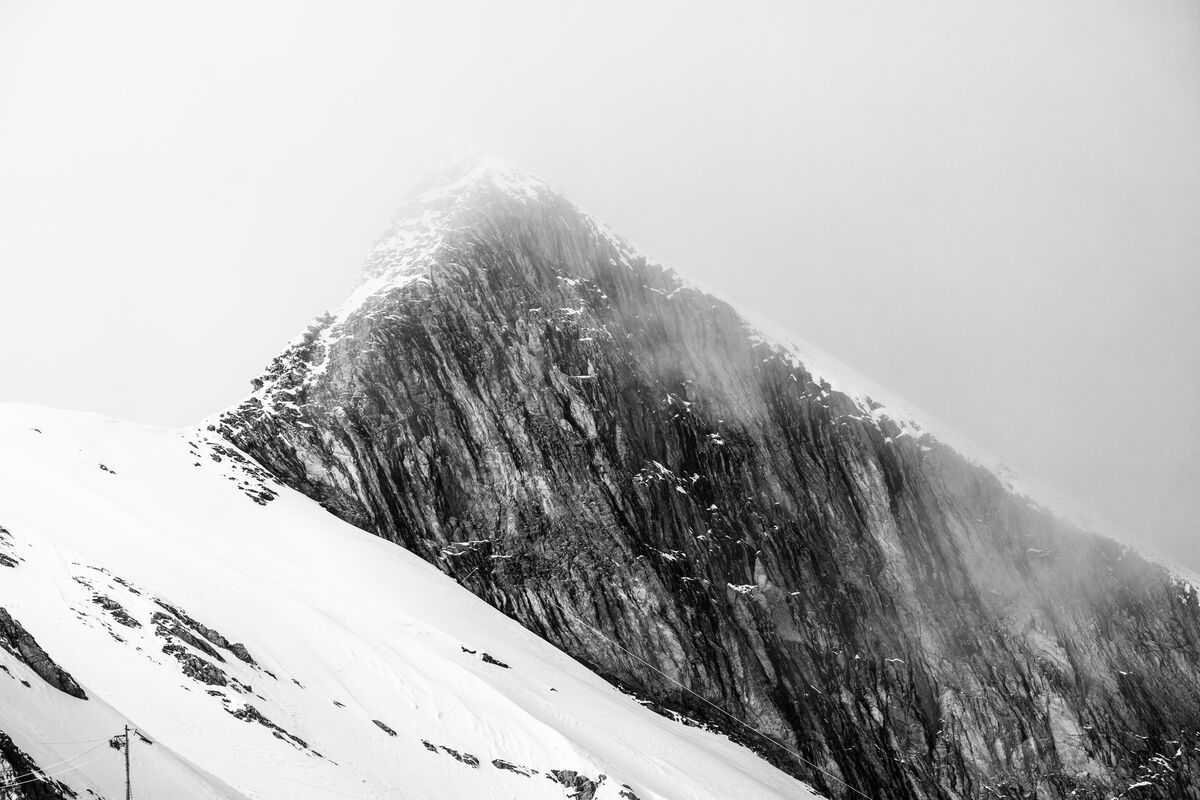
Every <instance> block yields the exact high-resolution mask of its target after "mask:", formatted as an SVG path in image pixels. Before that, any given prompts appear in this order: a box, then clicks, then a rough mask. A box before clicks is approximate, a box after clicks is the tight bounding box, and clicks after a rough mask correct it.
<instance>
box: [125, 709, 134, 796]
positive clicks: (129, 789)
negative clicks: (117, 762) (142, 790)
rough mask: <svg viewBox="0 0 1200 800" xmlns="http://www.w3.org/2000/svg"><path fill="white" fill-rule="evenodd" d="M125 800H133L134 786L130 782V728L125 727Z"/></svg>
mask: <svg viewBox="0 0 1200 800" xmlns="http://www.w3.org/2000/svg"><path fill="white" fill-rule="evenodd" d="M125 800H133V784H132V783H130V782H129V726H128V725H126V726H125Z"/></svg>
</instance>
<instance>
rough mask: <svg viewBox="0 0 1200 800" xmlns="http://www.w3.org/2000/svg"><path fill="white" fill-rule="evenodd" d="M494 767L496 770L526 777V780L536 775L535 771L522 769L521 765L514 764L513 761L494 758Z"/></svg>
mask: <svg viewBox="0 0 1200 800" xmlns="http://www.w3.org/2000/svg"><path fill="white" fill-rule="evenodd" d="M492 766H493V767H495V768H496V769H503V770H508V771H509V772H515V773H517V774H518V775H524V776H525V777H526V778H528V777H530V776H531V775H533V774H534V770H531V769H529V768H528V767H522V766H521V765H520V764H514V763H512V762H511V761H505V760H504V759H503V758H493V759H492Z"/></svg>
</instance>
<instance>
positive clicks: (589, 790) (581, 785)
mask: <svg viewBox="0 0 1200 800" xmlns="http://www.w3.org/2000/svg"><path fill="white" fill-rule="evenodd" d="M546 777H547V778H551V779H552V780H556V781H558V782H559V783H561V784H562V785H563V786H565V787H567V791H568V794H567V797H568V798H571V800H595V798H596V790H597V789H599V788H600V784H601V783H602V782H603V781H604V776H603V775H601V776H600V779H599V780H595V781H594V780H592V779H591V778H589V777H587V776H586V775H582V774H580V773H578V772H576V771H575V770H573V769H552V770H550V774H549V775H547V776H546Z"/></svg>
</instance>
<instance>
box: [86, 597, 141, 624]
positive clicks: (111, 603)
mask: <svg viewBox="0 0 1200 800" xmlns="http://www.w3.org/2000/svg"><path fill="white" fill-rule="evenodd" d="M92 602H93V603H95V604H96V605H98V606H100V607H101V608H103V609H104V610H105V611H107V612H108V613H109V614H111V615H112V618H113V619H115V620H116V621H117V622H119V623H121V624H122V625H124V626H125V627H127V628H140V627H142V623H140V622H138V621H137V620H136V619H134V618H133V616H131V615H130V613H129V612H128V611H126V610H125V607H124V606H122V605H121V604H120V603H118V602H117V601H116V600H113V599H112V598H111V597H106V596H104V595H102V594H97V595H93V596H92Z"/></svg>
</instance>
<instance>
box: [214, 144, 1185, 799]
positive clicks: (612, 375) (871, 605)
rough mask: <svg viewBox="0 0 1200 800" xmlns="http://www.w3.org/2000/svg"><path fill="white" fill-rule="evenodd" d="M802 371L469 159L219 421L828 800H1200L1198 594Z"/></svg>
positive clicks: (794, 357) (217, 425)
mask: <svg viewBox="0 0 1200 800" xmlns="http://www.w3.org/2000/svg"><path fill="white" fill-rule="evenodd" d="M731 266H733V267H735V268H736V265H731ZM798 279H799V278H798ZM818 362H819V357H817V356H815V355H814V354H810V353H809V352H808V351H806V350H805V349H804V348H803V347H802V346H799V345H793V344H790V343H788V342H787V341H786V340H783V339H779V338H772V337H769V336H766V335H764V334H763V333H761V332H760V331H759V330H758V329H756V328H755V327H754V326H752V325H750V324H749V323H748V322H747V321H746V320H745V318H744V317H743V316H742V315H741V314H739V312H738V311H736V310H735V309H734V308H732V307H731V306H730V305H728V304H726V303H725V302H723V301H721V300H719V299H717V298H714V297H713V296H710V295H709V294H706V293H704V292H702V291H699V290H697V289H696V288H693V287H692V286H690V285H689V284H688V283H686V282H685V281H684V280H682V279H681V278H680V277H679V276H678V275H677V274H676V273H674V272H673V271H670V270H667V269H664V268H663V267H661V266H660V265H658V264H656V263H654V262H652V261H649V260H647V259H646V258H645V257H644V256H642V255H640V254H638V253H637V252H636V251H635V250H634V249H633V248H632V247H631V246H630V245H628V244H627V243H626V242H624V241H623V240H622V239H621V238H620V237H618V236H616V235H615V234H613V233H611V232H609V231H608V230H607V229H606V228H604V227H603V226H602V225H600V224H599V223H597V222H596V221H595V220H593V219H592V218H590V217H588V216H587V215H584V214H582V213H580V212H579V211H578V210H577V209H576V208H575V207H574V206H572V205H571V204H570V203H569V202H568V201H567V200H565V199H564V198H563V197H562V196H560V195H559V194H558V193H557V192H555V191H554V190H552V189H551V188H549V187H548V186H546V185H545V184H543V183H541V182H539V181H537V180H534V179H532V178H529V177H527V176H524V175H522V174H520V173H519V172H517V171H515V170H513V169H511V168H509V167H506V166H504V165H502V164H497V163H495V162H492V161H490V160H487V159H482V160H475V161H471V162H469V163H467V164H465V165H461V166H459V167H457V168H456V169H455V170H452V171H451V172H449V173H448V174H443V175H441V176H439V177H438V178H437V179H436V180H434V181H432V182H431V183H430V184H428V185H426V186H423V187H420V188H419V190H418V191H417V192H416V193H415V194H414V196H413V197H412V199H411V200H410V201H409V202H408V204H407V205H406V206H405V207H404V208H403V209H402V210H401V212H400V213H399V215H398V216H397V219H396V221H395V222H394V223H393V225H392V226H391V227H390V228H389V230H388V231H387V232H386V233H385V234H384V236H383V237H382V238H381V239H380V241H379V242H378V243H377V244H376V246H375V247H374V249H373V250H372V251H371V253H370V255H369V257H368V259H367V263H366V267H365V270H364V275H363V279H362V283H361V284H360V286H359V288H358V289H357V290H356V291H355V293H354V295H353V296H352V297H351V298H350V300H349V301H348V302H347V303H346V304H345V305H344V306H343V307H342V308H341V309H339V310H338V311H337V312H336V313H334V314H328V315H325V316H324V317H322V318H321V319H319V320H317V321H316V322H315V323H314V325H313V326H312V327H311V328H310V329H309V330H308V331H307V332H306V333H305V334H303V335H302V336H301V337H299V338H298V339H297V340H295V341H294V342H293V343H292V344H291V345H290V346H289V347H288V348H287V350H286V351H285V352H284V353H283V354H282V355H280V356H279V357H278V358H277V359H276V360H275V361H274V363H272V364H271V365H270V367H269V368H268V370H267V371H266V373H265V374H264V375H263V376H262V377H261V378H260V379H258V380H257V381H255V391H254V393H253V394H252V395H251V396H250V397H249V398H248V399H247V400H246V401H245V402H243V403H242V404H240V405H239V406H238V407H237V408H235V409H232V410H230V411H229V412H227V413H225V414H223V415H222V416H221V417H220V418H219V419H218V420H214V422H213V426H212V427H213V429H214V430H217V431H219V432H220V433H221V434H222V435H224V436H225V437H226V438H228V440H229V441H231V442H232V443H234V444H236V445H237V446H238V447H240V448H241V449H243V450H244V451H246V452H247V453H250V454H252V455H253V456H254V457H255V458H256V459H258V460H259V461H260V462H261V463H263V464H264V465H266V466H267V467H268V468H269V469H270V470H271V471H272V472H274V474H275V475H276V476H278V477H279V478H280V479H281V480H282V481H283V482H285V483H287V484H290V485H291V486H293V487H295V488H297V489H299V490H301V491H303V492H304V493H306V494H308V495H309V496H311V497H313V498H315V499H316V500H318V501H319V502H320V503H321V504H323V505H324V506H325V507H326V508H327V509H329V510H330V511H332V512H333V513H335V514H337V515H339V516H341V517H342V518H344V519H346V520H348V521H350V522H352V523H354V524H355V525H358V526H360V527H362V528H365V529H367V530H369V531H373V532H375V533H376V534H378V535H379V536H382V537H384V538H386V539H389V540H392V541H395V542H397V543H398V544H401V545H403V546H404V547H406V548H408V549H410V550H412V551H413V552H415V553H417V554H419V555H421V556H422V557H424V558H426V559H427V560H429V561H432V562H435V563H436V564H438V565H439V567H440V568H441V569H443V570H444V571H446V572H448V573H450V574H451V575H453V576H455V577H456V578H458V579H459V580H460V581H461V582H463V583H464V584H465V585H466V586H468V587H470V588H471V589H472V591H474V592H475V593H476V594H478V595H479V596H481V597H483V598H484V599H486V600H487V601H488V602H490V603H491V604H493V605H495V606H496V607H497V608H499V609H501V610H502V611H504V612H505V613H507V614H508V615H510V616H512V617H513V618H515V619H517V620H519V621H520V622H521V623H523V624H524V625H525V626H526V627H528V628H529V629H531V630H533V631H535V632H537V633H539V634H541V635H542V636H544V637H546V638H547V639H549V640H550V641H551V642H553V643H555V644H556V645H558V646H559V647H561V648H562V649H564V650H566V651H567V652H568V653H570V654H571V655H573V656H575V657H576V658H578V659H580V660H581V661H583V662H584V663H586V664H588V665H589V666H591V667H592V668H593V669H595V670H596V671H597V672H599V673H600V674H602V675H603V676H605V677H607V678H609V679H611V680H614V681H616V682H619V683H620V684H622V685H624V686H626V687H628V688H629V689H631V690H632V691H634V692H636V693H638V694H639V695H641V696H642V697H644V698H646V699H647V700H648V701H652V702H653V703H655V704H657V706H658V707H659V708H660V709H661V710H663V711H665V712H668V713H669V712H672V711H674V712H680V713H683V714H685V715H687V716H689V717H692V718H696V719H700V720H704V721H705V722H707V723H709V724H711V725H713V726H716V727H718V728H720V729H722V730H724V731H726V732H728V733H729V734H730V735H731V736H735V737H737V738H739V739H740V740H742V741H743V742H745V743H746V744H747V745H748V746H750V747H753V748H755V749H756V750H758V751H759V752H760V753H761V754H762V755H763V756H764V757H765V758H767V759H769V760H771V761H772V762H773V763H775V764H777V765H779V766H781V767H782V768H784V769H786V770H788V771H790V772H792V773H793V774H795V775H797V776H799V777H802V778H803V779H804V780H806V781H809V782H810V783H811V784H812V785H814V786H815V787H816V788H818V789H819V790H821V791H823V792H826V793H828V794H829V795H830V796H833V797H838V798H843V797H852V796H854V797H857V796H868V797H872V798H975V797H1014V798H1015V797H1034V796H1037V797H1054V798H1057V797H1076V798H1092V797H1094V798H1101V797H1104V798H1107V797H1111V796H1113V794H1114V793H1118V792H1125V791H1129V792H1131V794H1130V796H1131V797H1163V798H1165V797H1200V794H1198V793H1197V789H1195V788H1193V787H1192V780H1193V778H1192V776H1193V775H1195V774H1196V772H1195V770H1196V766H1197V763H1196V755H1197V753H1198V752H1200V751H1197V750H1195V749H1193V746H1194V745H1196V744H1197V742H1196V736H1197V730H1198V727H1200V608H1198V603H1197V595H1196V591H1195V589H1194V588H1193V587H1192V586H1191V585H1189V584H1188V583H1186V582H1184V581H1181V580H1178V579H1176V578H1174V577H1173V576H1172V575H1170V574H1169V573H1168V572H1167V571H1166V570H1165V569H1163V568H1162V567H1160V566H1157V565H1156V564H1153V563H1150V562H1148V561H1146V560H1144V559H1143V558H1142V557H1140V556H1139V555H1137V554H1136V553H1134V552H1132V551H1130V550H1129V549H1128V548H1126V547H1123V546H1121V545H1118V544H1116V543H1114V542H1111V541H1108V540H1105V539H1102V538H1098V537H1096V536H1093V535H1090V534H1088V533H1086V532H1084V531H1081V530H1079V529H1077V528H1076V527H1074V526H1073V525H1071V524H1070V523H1067V522H1064V521H1062V520H1060V519H1059V518H1057V517H1056V516H1054V515H1053V514H1051V513H1049V512H1048V511H1047V510H1045V509H1043V508H1042V507H1040V506H1039V505H1037V504H1036V503H1034V502H1033V501H1031V500H1030V499H1029V498H1028V497H1026V496H1024V495H1022V494H1021V493H1020V492H1018V491H1015V490H1014V488H1013V487H1012V486H1011V485H1010V484H1009V482H1008V481H1007V480H1006V479H1005V478H1003V477H1001V476H998V475H997V474H996V472H995V471H994V470H991V469H989V468H988V467H986V466H985V465H983V464H981V463H980V462H979V461H977V460H975V459H973V458H971V457H969V454H966V453H965V451H963V449H962V448H961V447H958V446H951V445H950V444H947V442H948V441H951V440H949V439H948V437H944V436H939V435H938V434H937V433H936V432H935V433H930V432H929V431H927V430H926V429H925V428H923V427H922V425H921V423H919V422H917V421H914V420H913V419H912V418H911V417H910V416H909V415H906V414H903V413H900V412H896V411H892V410H889V408H888V407H886V406H882V405H881V404H880V403H879V402H878V398H876V397H875V396H873V395H872V393H871V392H870V391H869V390H866V389H864V388H863V387H862V386H861V385H859V384H858V383H856V382H854V381H853V380H846V379H845V378H843V377H842V376H841V373H840V372H839V371H838V370H836V369H835V368H824V367H822V366H820V365H819V363H818ZM1131 787H1134V788H1131Z"/></svg>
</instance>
